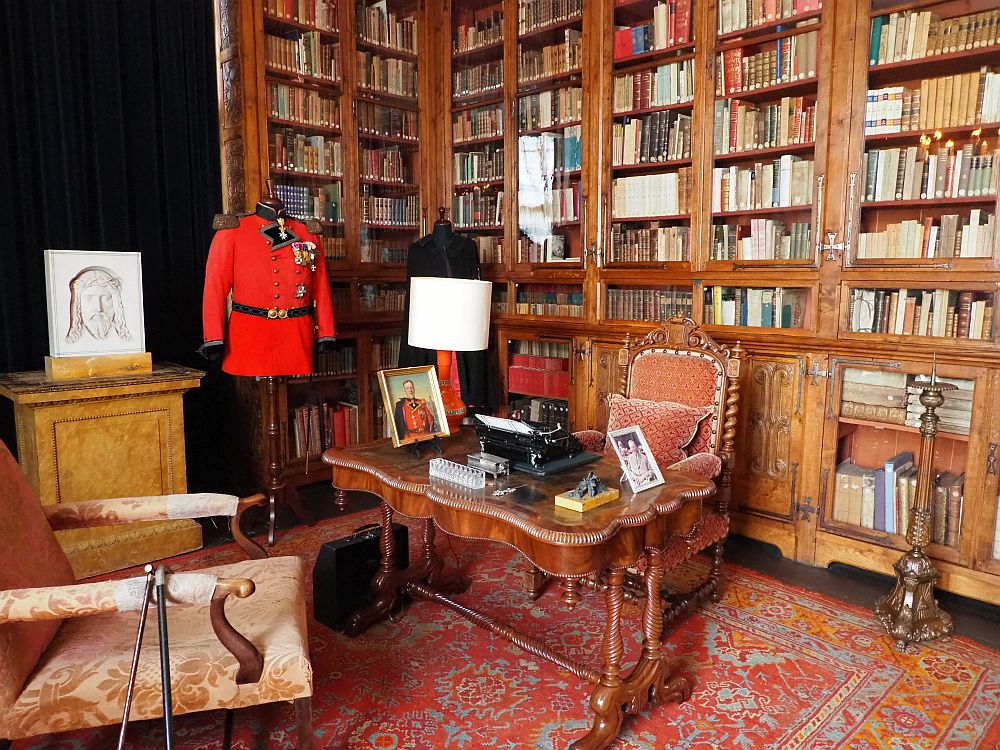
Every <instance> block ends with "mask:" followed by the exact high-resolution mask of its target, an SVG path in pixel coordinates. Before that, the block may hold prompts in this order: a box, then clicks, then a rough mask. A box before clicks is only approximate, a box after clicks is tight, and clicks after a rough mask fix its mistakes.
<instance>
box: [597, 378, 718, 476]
mask: <svg viewBox="0 0 1000 750" xmlns="http://www.w3.org/2000/svg"><path fill="white" fill-rule="evenodd" d="M609 405H610V407H611V408H610V411H609V413H608V432H613V431H614V430H620V429H622V428H623V427H634V426H639V427H641V428H642V434H643V435H645V436H646V442H648V443H649V449H650V450H651V451H652V452H653V457H654V458H655V459H656V463H657V464H659V466H660V469H666V468H668V467H669V466H673V465H674V464H675V463H677V462H678V461H683V460H684V459H685V458H687V454H686V453H685V452H684V449H685V448H686V447H687V446H688V444H689V443H690V442H691V441H692V440H693V439H694V436H695V433H696V432H697V431H698V427H699V426H700V425H701V423H702V422H703V421H704V420H705V418H706V417H707V416H708V415H709V414H710V413H711V411H712V409H711V407H706V406H687V405H686V404H676V403H674V402H672V401H646V400H645V399H641V398H631V399H630V398H625V397H624V396H620V395H618V394H617V393H615V394H612V396H611V398H610V399H609ZM604 452H605V453H606V454H608V455H614V452H615V449H614V446H613V445H612V443H611V441H610V440H608V441H607V442H606V444H605V446H604Z"/></svg>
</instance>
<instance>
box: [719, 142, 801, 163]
mask: <svg viewBox="0 0 1000 750" xmlns="http://www.w3.org/2000/svg"><path fill="white" fill-rule="evenodd" d="M815 149H816V143H815V141H808V142H807V143H789V144H787V145H785V146H770V147H768V148H757V149H749V150H746V151H728V152H726V153H724V154H716V155H715V163H716V164H730V163H734V162H742V161H755V160H756V159H759V158H761V157H762V156H781V155H782V154H808V153H812V152H813V151H814V150H815Z"/></svg>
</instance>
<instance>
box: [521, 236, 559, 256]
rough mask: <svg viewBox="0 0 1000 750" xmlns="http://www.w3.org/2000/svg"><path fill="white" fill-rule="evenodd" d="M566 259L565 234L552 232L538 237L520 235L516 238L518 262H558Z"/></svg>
mask: <svg viewBox="0 0 1000 750" xmlns="http://www.w3.org/2000/svg"><path fill="white" fill-rule="evenodd" d="M564 260H566V235H564V234H552V235H549V236H547V237H541V238H539V239H532V238H531V237H528V236H527V235H522V236H520V237H518V239H517V262H518V263H558V262H560V261H564Z"/></svg>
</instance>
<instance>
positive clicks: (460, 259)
mask: <svg viewBox="0 0 1000 750" xmlns="http://www.w3.org/2000/svg"><path fill="white" fill-rule="evenodd" d="M435 229H436V230H438V228H435ZM438 231H440V230H438ZM414 276H436V277H443V278H455V279H478V278H479V249H478V247H477V246H476V243H475V242H473V241H472V240H470V239H469V238H468V237H465V236H463V235H460V234H456V233H454V232H451V231H450V230H449V231H448V236H447V241H446V244H445V246H444V249H442V248H441V247H439V246H438V244H437V243H436V242H435V241H434V235H433V234H429V235H427V236H426V237H421V238H420V239H419V240H417V241H416V242H414V243H413V244H412V245H410V249H409V252H408V253H407V256H406V301H405V303H404V305H403V332H402V338H401V340H400V346H399V367H417V366H419V365H436V364H437V352H436V351H434V350H433V349H421V348H420V347H416V346H410V345H409V343H408V342H407V335H408V333H407V332H408V331H409V330H410V279H411V278H413V277H414ZM455 312H456V314H460V311H458V310H456V311H455ZM457 355H458V357H457V358H458V379H459V382H460V383H461V386H462V400H463V401H464V402H465V404H466V406H475V407H478V410H479V411H486V410H490V411H492V410H493V409H495V408H496V405H497V388H496V376H495V372H494V368H495V364H494V363H493V362H491V361H490V350H489V349H486V350H483V351H479V352H457Z"/></svg>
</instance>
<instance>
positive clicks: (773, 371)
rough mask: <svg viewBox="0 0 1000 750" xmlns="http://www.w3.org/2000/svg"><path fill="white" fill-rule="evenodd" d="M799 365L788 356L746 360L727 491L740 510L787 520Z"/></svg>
mask: <svg viewBox="0 0 1000 750" xmlns="http://www.w3.org/2000/svg"><path fill="white" fill-rule="evenodd" d="M800 369H801V364H800V362H799V360H798V359H797V358H793V357H754V358H753V359H752V360H751V362H750V367H749V372H748V376H747V378H746V380H745V381H744V382H745V385H744V389H745V390H744V393H745V394H746V398H744V399H743V404H744V409H745V410H744V412H743V414H741V415H740V423H741V428H740V430H739V433H740V437H739V441H738V444H737V462H736V464H737V475H736V476H735V477H734V487H735V491H734V493H733V500H734V503H735V505H736V506H738V507H740V508H742V509H744V510H756V511H759V512H762V513H764V514H766V515H770V516H778V517H781V518H791V504H792V502H793V498H792V493H793V487H792V485H793V483H794V477H793V475H792V472H791V471H790V467H791V466H792V465H793V464H794V463H798V461H799V458H798V455H797V448H798V444H799V441H798V440H796V439H795V438H796V435H798V434H801V418H800V416H799V415H798V414H797V412H798V411H799V410H798V408H797V407H798V405H799V383H800Z"/></svg>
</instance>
